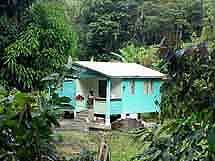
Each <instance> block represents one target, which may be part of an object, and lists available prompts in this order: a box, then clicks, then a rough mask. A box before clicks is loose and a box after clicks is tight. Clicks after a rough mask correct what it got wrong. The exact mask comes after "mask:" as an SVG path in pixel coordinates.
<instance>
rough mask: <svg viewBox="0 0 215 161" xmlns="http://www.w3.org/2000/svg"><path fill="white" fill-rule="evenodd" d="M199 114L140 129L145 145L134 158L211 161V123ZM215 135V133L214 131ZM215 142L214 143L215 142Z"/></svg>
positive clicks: (164, 160)
mask: <svg viewBox="0 0 215 161" xmlns="http://www.w3.org/2000/svg"><path fill="white" fill-rule="evenodd" d="M198 115H199V114H193V115H192V116H190V117H188V118H187V119H183V120H175V121H166V122H165V123H164V124H163V125H162V126H161V127H160V128H158V129H144V130H140V131H138V132H137V133H136V134H135V135H136V139H137V140H138V141H141V142H142V143H143V144H144V145H145V148H144V150H143V152H142V153H141V154H139V155H137V156H136V157H134V158H133V159H132V160H141V161H172V160H174V161H185V160H186V161H195V160H198V161H209V160H214V159H215V158H214V157H212V158H209V153H210V150H209V144H208V132H209V131H210V128H211V127H209V124H208V122H205V120H203V119H199V118H201V117H199V116H198ZM213 136H214V133H213ZM213 145H214V144H213Z"/></svg>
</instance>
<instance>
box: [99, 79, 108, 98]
mask: <svg viewBox="0 0 215 161" xmlns="http://www.w3.org/2000/svg"><path fill="white" fill-rule="evenodd" d="M106 88H107V81H106V80H99V97H103V98H106Z"/></svg>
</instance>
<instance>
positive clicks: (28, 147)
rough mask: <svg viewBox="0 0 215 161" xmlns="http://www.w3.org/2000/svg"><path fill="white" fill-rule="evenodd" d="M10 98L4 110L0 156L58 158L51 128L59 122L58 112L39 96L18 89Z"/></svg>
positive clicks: (0, 115) (27, 160)
mask: <svg viewBox="0 0 215 161" xmlns="http://www.w3.org/2000/svg"><path fill="white" fill-rule="evenodd" d="M7 99H8V101H7V102H6V103H5V104H4V106H5V108H4V110H3V111H2V112H1V113H0V144H1V147H0V160H3V161H8V160H23V161H32V160H38V161H40V160H42V159H47V160H53V161H54V160H57V152H56V150H55V147H54V145H53V143H52V129H51V128H52V127H53V125H58V122H57V120H56V117H55V113H53V111H52V110H51V109H50V108H49V106H43V105H45V104H44V103H42V102H41V99H40V97H38V96H34V95H31V94H24V93H15V96H14V97H12V98H9V97H8V98H7ZM12 107H14V108H12ZM0 108H2V107H0Z"/></svg>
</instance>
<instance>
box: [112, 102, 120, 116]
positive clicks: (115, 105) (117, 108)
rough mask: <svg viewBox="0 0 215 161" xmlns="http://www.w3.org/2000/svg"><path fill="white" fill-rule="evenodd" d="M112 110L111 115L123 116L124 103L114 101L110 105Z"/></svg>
mask: <svg viewBox="0 0 215 161" xmlns="http://www.w3.org/2000/svg"><path fill="white" fill-rule="evenodd" d="M110 106H111V109H110V113H111V115H116V114H121V113H122V101H121V100H114V101H113V100H112V101H111V103H110Z"/></svg>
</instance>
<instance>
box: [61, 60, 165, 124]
mask: <svg viewBox="0 0 215 161" xmlns="http://www.w3.org/2000/svg"><path fill="white" fill-rule="evenodd" d="M74 66H75V67H76V68H78V69H81V70H80V71H81V73H80V76H79V78H78V79H74V80H65V82H64V84H63V88H62V89H61V91H60V92H59V94H60V95H61V96H67V97H70V98H71V99H72V101H71V103H72V105H73V106H74V107H75V112H80V111H82V110H87V109H88V103H89V102H88V100H89V94H90V91H91V98H93V104H92V108H93V111H94V114H102V115H105V125H107V126H109V125H110V117H111V115H121V117H122V118H125V117H131V118H137V114H138V113H147V112H156V111H159V107H158V104H157V103H155V102H159V101H160V86H161V82H162V79H163V77H164V75H163V74H162V73H160V72H158V71H155V70H152V69H149V68H146V67H144V66H141V65H138V64H135V63H118V62H117V63H115V62H90V61H78V62H75V63H74ZM92 93H93V94H92ZM92 95H93V97H92Z"/></svg>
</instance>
